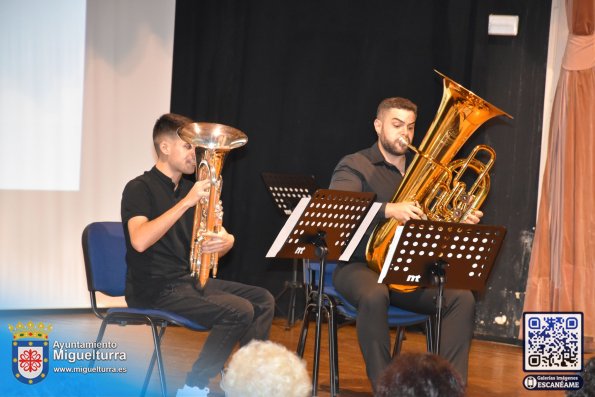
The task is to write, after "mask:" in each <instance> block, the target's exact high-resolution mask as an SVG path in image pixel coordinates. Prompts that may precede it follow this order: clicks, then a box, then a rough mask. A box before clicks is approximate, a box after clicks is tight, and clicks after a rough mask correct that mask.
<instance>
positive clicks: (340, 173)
mask: <svg viewBox="0 0 595 397" xmlns="http://www.w3.org/2000/svg"><path fill="white" fill-rule="evenodd" d="M402 180H403V176H402V175H401V172H400V171H399V170H398V168H397V167H395V166H394V165H392V164H390V163H388V162H387V161H386V160H385V159H384V156H383V155H382V153H381V152H380V149H379V148H378V142H376V143H374V144H373V145H372V146H370V147H369V148H367V149H364V150H360V151H359V152H357V153H353V154H349V155H347V156H345V157H343V158H342V159H341V161H339V164H337V166H336V167H335V170H334V171H333V177H332V179H331V184H330V187H329V189H335V190H346V191H350V192H374V193H376V201H377V202H380V203H382V206H381V207H380V209H379V210H378V213H377V214H376V217H375V219H374V221H373V222H372V223H371V224H370V227H368V230H366V233H365V235H364V237H362V240H361V242H360V243H359V245H358V246H357V248H356V250H355V252H354V253H353V255H352V261H358V262H359V261H363V262H365V249H366V244H367V243H368V239H369V237H370V235H371V234H372V231H373V230H374V227H375V226H376V225H377V224H378V223H379V222H380V221H381V220H383V219H386V218H385V216H384V210H385V208H386V203H388V202H390V201H391V199H392V198H393V196H394V194H395V192H396V191H397V188H398V186H399V185H400V184H401V181H402Z"/></svg>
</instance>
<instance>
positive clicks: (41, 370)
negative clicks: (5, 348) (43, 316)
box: [8, 321, 52, 385]
mask: <svg viewBox="0 0 595 397" xmlns="http://www.w3.org/2000/svg"><path fill="white" fill-rule="evenodd" d="M8 329H9V330H10V332H12V373H13V374H14V376H15V378H16V379H17V380H19V381H21V382H23V383H25V384H27V385H33V384H35V383H39V382H41V381H42V380H44V379H45V378H46V376H47V373H48V370H49V367H50V354H49V344H50V341H49V339H48V334H49V333H50V332H51V331H52V325H51V324H48V325H47V326H46V325H45V324H44V323H42V322H40V323H38V324H35V323H33V321H29V322H28V323H27V324H26V325H23V324H22V323H20V322H19V323H17V325H16V326H15V327H13V326H12V324H8Z"/></svg>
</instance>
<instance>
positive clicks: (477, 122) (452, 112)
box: [366, 71, 512, 292]
mask: <svg viewBox="0 0 595 397" xmlns="http://www.w3.org/2000/svg"><path fill="white" fill-rule="evenodd" d="M435 72H436V73H438V75H440V76H441V77H442V79H443V93H442V100H441V102H440V106H439V108H438V112H437V113H436V116H434V120H433V121H432V124H431V125H430V128H429V129H428V131H427V133H426V135H425V137H424V139H423V141H422V142H421V144H420V145H419V148H415V147H413V146H412V145H411V143H410V142H404V143H406V144H407V146H408V148H409V149H411V150H413V151H414V152H415V153H416V154H415V157H414V159H413V161H412V162H411V165H410V166H409V167H408V168H407V172H406V173H405V176H404V177H403V180H402V182H401V184H400V185H399V187H398V189H397V191H396V193H395V194H394V196H393V198H392V199H391V201H390V202H392V203H396V202H402V201H413V202H417V203H418V204H419V205H420V207H421V209H422V211H423V212H424V214H425V215H426V216H427V217H428V219H430V220H435V221H445V222H459V221H461V220H463V219H465V217H466V216H467V215H468V214H470V213H471V212H472V211H474V210H477V209H479V207H480V206H481V205H482V204H483V202H484V200H485V198H486V197H487V194H488V192H489V189H490V175H489V173H488V172H489V170H490V169H491V168H492V165H493V164H494V161H495V159H496V152H495V151H494V150H493V149H492V148H491V147H489V146H486V145H479V146H477V147H475V148H474V149H473V151H472V152H471V154H470V155H469V157H467V158H466V159H461V160H456V161H452V159H453V158H454V156H455V155H456V154H457V152H458V151H459V150H460V149H461V147H462V146H463V144H464V143H465V142H466V141H467V139H469V137H471V135H472V134H473V133H474V132H475V130H477V128H479V126H481V125H482V124H483V123H484V122H486V121H487V120H489V119H491V118H493V117H496V116H501V115H504V116H507V117H509V118H512V117H511V116H510V115H509V114H507V113H506V112H504V111H502V110H500V109H498V108H497V107H495V106H494V105H492V104H490V103H488V102H487V101H485V100H483V99H482V98H480V97H479V96H477V95H475V94H474V93H473V92H471V91H469V90H467V89H466V88H464V87H463V86H461V85H460V84H458V83H456V82H455V81H453V80H452V79H450V78H448V77H446V76H445V75H443V74H442V73H440V72H438V71H435ZM479 154H482V156H481V157H486V158H488V159H489V160H488V161H486V162H485V163H484V162H481V161H480V160H479V159H478V155H479ZM468 172H471V173H474V174H475V175H476V177H475V181H474V182H473V184H472V185H471V187H470V188H469V190H467V184H466V183H465V182H464V181H465V180H466V179H464V178H463V175H464V174H465V173H468ZM472 176H473V174H472ZM398 226H399V222H398V221H396V220H395V219H388V220H385V221H384V222H382V223H380V224H378V225H377V226H376V228H375V229H374V231H373V232H372V235H371V236H370V239H369V240H368V244H367V246H366V260H367V262H368V266H369V267H370V268H371V269H372V270H375V271H376V272H378V273H380V271H381V270H382V266H383V265H384V262H385V259H386V257H387V255H388V249H389V246H390V243H391V241H392V239H393V237H394V235H395V232H396V229H397V227H398ZM389 288H391V289H392V290H396V291H399V292H411V291H413V290H415V289H417V287H415V286H405V285H398V284H391V285H389Z"/></svg>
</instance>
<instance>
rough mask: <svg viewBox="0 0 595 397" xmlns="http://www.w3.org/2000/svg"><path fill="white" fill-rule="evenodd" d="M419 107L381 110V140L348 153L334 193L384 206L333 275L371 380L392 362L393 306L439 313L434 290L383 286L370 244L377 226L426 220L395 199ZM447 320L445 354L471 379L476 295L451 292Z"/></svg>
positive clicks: (392, 105)
mask: <svg viewBox="0 0 595 397" xmlns="http://www.w3.org/2000/svg"><path fill="white" fill-rule="evenodd" d="M416 118H417V106H416V105H415V104H414V103H413V102H411V101H410V100H408V99H405V98H399V97H395V98H387V99H385V100H383V101H382V102H381V103H380V105H379V106H378V110H377V114H376V119H375V120H374V129H375V130H376V133H377V135H378V140H377V142H375V143H374V144H373V145H372V146H371V147H369V148H367V149H364V150H361V151H359V152H357V153H354V154H350V155H347V156H345V157H343V159H341V161H340V162H339V164H338V165H337V166H336V168H335V170H334V172H333V176H332V180H331V184H330V189H336V190H347V191H358V192H359V191H362V192H375V193H376V195H377V197H376V199H377V201H379V202H381V203H383V204H382V207H381V208H380V210H379V211H378V214H377V215H376V219H375V222H372V225H370V227H369V229H368V230H367V232H366V237H364V238H362V240H361V242H360V244H359V246H358V248H357V249H356V251H355V252H354V254H353V255H352V257H351V260H350V262H340V263H339V264H338V266H337V267H336V269H335V272H334V274H333V283H334V286H335V288H336V289H337V290H338V291H339V292H340V293H341V294H342V295H343V296H344V297H345V298H346V299H347V300H348V301H349V303H351V304H352V305H354V306H355V307H357V309H358V314H357V321H356V328H357V337H358V341H359V344H360V348H361V351H362V354H363V357H364V361H365V363H366V372H367V375H368V379H369V380H370V382H371V383H372V386H375V382H376V381H377V380H378V377H379V376H380V374H381V373H382V372H383V370H384V369H385V368H386V367H387V366H388V364H389V363H390V361H391V355H390V351H391V350H390V334H389V328H388V319H387V312H388V307H389V305H390V304H392V305H395V306H398V307H400V308H403V309H405V310H409V311H412V312H417V313H425V314H434V313H435V311H436V304H435V301H434V297H435V296H436V295H437V294H436V290H433V289H418V290H416V291H414V292H409V293H401V292H396V291H392V290H389V288H388V286H387V285H385V284H379V283H378V273H377V272H375V271H374V270H372V269H370V268H369V267H368V264H367V263H366V256H365V250H366V243H367V241H368V238H367V237H369V236H370V234H371V233H372V230H373V229H374V227H375V226H376V224H377V223H378V222H380V221H383V220H385V219H390V218H393V219H395V220H396V221H398V222H400V223H404V222H406V221H408V220H410V219H421V218H423V217H424V216H425V215H424V212H423V211H422V209H421V208H420V206H419V204H418V203H416V202H415V201H410V202H409V201H408V202H395V203H392V202H390V201H391V198H392V197H393V195H394V193H395V189H396V188H397V187H398V186H399V184H400V183H401V181H402V179H403V175H404V174H405V171H406V167H407V165H408V164H407V159H406V156H405V153H406V152H407V144H408V143H411V142H412V140H413V133H414V129H415V120H416ZM482 215H483V214H482V213H481V211H472V212H471V213H470V214H469V215H468V216H467V219H466V220H465V221H466V222H469V223H477V222H479V218H480V217H481V216H482ZM444 297H445V302H444V304H445V306H444V308H443V311H442V313H443V318H442V336H441V345H440V346H441V349H440V350H441V351H440V354H441V355H442V356H444V357H445V358H446V359H448V360H449V361H450V362H451V363H452V364H453V366H454V367H455V369H456V370H457V371H458V372H459V373H460V374H461V376H462V378H463V380H464V381H465V382H466V379H467V367H468V360H469V347H470V344H471V338H472V337H473V321H474V314H475V299H474V297H473V295H472V293H471V292H470V291H463V290H452V289H447V290H445V291H444Z"/></svg>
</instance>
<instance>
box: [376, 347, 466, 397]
mask: <svg viewBox="0 0 595 397" xmlns="http://www.w3.org/2000/svg"><path fill="white" fill-rule="evenodd" d="M374 395H375V397H397V396H398V397H422V396H424V397H463V396H464V395H465V386H464V384H463V381H462V380H461V376H460V375H459V374H458V372H457V371H456V370H455V369H454V368H453V366H452V365H451V364H450V363H449V362H448V361H446V359H444V358H442V357H440V356H437V355H435V354H429V353H418V354H414V353H404V354H400V355H399V356H397V357H395V359H394V360H393V361H392V362H391V363H390V365H389V366H388V367H386V369H385V370H384V372H383V373H382V375H380V378H379V379H378V381H377V382H376V388H375V394H374Z"/></svg>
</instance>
